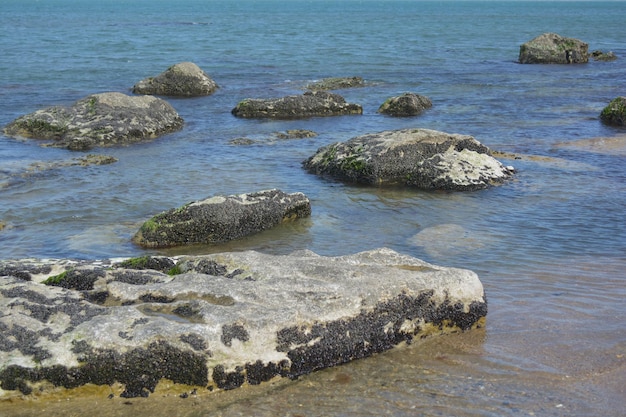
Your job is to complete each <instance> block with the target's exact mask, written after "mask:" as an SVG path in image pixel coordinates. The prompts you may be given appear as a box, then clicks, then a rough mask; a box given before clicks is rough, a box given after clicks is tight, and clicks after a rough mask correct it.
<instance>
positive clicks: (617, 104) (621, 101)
mask: <svg viewBox="0 0 626 417" xmlns="http://www.w3.org/2000/svg"><path fill="white" fill-rule="evenodd" d="M600 120H602V121H603V122H604V123H606V124H608V125H614V126H626V97H617V98H615V99H613V100H611V102H610V103H609V104H608V106H606V107H605V108H604V109H602V112H601V113H600Z"/></svg>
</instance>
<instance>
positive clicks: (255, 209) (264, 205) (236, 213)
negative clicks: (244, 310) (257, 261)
mask: <svg viewBox="0 0 626 417" xmlns="http://www.w3.org/2000/svg"><path fill="white" fill-rule="evenodd" d="M309 215H311V203H310V201H309V199H308V198H307V197H306V196H305V195H304V194H302V193H292V194H287V193H284V192H282V191H280V190H265V191H259V192H256V193H250V194H240V195H231V196H214V197H210V198H207V199H206V200H202V201H196V202H192V203H188V204H186V205H184V206H182V207H179V208H176V209H171V210H168V211H165V212H163V213H160V214H157V215H156V216H154V217H152V218H151V219H150V220H148V221H147V222H145V223H144V224H143V225H142V226H141V228H140V229H139V231H138V232H137V233H136V234H135V236H134V237H133V241H134V242H135V243H137V244H138V245H141V246H144V247H151V248H162V247H170V246H179V245H188V244H193V243H218V242H226V241H229V240H233V239H238V238H241V237H244V236H247V235H250V234H253V233H257V232H260V231H263V230H267V229H270V228H272V227H275V226H277V225H279V224H281V223H283V222H286V221H291V220H295V219H297V218H301V217H307V216H309Z"/></svg>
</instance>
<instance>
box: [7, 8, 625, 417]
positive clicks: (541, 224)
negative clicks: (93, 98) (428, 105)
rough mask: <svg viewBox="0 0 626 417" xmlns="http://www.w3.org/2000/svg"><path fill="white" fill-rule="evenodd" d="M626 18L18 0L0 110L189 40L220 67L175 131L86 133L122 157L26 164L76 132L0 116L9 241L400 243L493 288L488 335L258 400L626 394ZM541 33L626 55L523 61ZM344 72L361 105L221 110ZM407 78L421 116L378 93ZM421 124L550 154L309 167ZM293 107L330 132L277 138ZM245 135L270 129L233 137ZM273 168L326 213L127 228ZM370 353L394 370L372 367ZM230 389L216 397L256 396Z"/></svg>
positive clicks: (272, 177)
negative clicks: (142, 236) (193, 232)
mask: <svg viewBox="0 0 626 417" xmlns="http://www.w3.org/2000/svg"><path fill="white" fill-rule="evenodd" d="M625 21H626V3H622V2H592V1H589V2H493V1H485V2H474V1H464V2H456V1H441V2H435V1H432V2H419V1H374V0H371V1H352V0H348V1H341V2H339V1H334V2H331V1H290V2H288V1H251V0H243V1H237V2H227V1H220V0H214V1H200V0H181V1H175V2H174V1H164V0H161V1H158V0H157V1H148V0H145V1H144V0H139V1H116V0H105V1H100V2H88V1H81V0H47V1H44V0H39V1H31V0H25V1H18V0H4V1H3V4H2V8H1V9H0V22H1V24H0V52H2V59H1V60H0V125H5V124H6V123H9V122H10V121H11V120H13V119H14V118H16V117H18V116H20V115H23V114H25V113H30V112H32V111H35V110H37V109H39V108H42V107H45V106H49V105H56V104H70V103H72V102H74V101H75V100H78V99H80V98H82V97H84V96H86V95H88V94H91V93H96V92H104V91H120V92H127V93H129V90H130V88H131V87H132V85H133V84H135V83H136V82H137V81H139V80H140V79H142V78H145V77H147V76H153V75H156V74H158V73H160V72H162V71H163V70H165V69H166V68H167V67H169V66H170V65H172V64H174V63H177V62H182V61H193V62H195V63H196V64H198V65H199V66H200V67H201V68H203V69H204V70H205V71H206V72H207V73H208V74H209V75H210V76H211V77H212V78H213V79H214V80H215V81H216V82H217V83H218V84H219V85H220V89H219V90H218V91H217V92H216V93H215V94H213V95H212V96H209V97H204V98H195V99H186V100H182V99H172V100H170V103H171V104H172V105H173V106H174V107H175V108H176V109H177V111H178V112H179V113H180V115H181V116H182V117H183V118H184V119H185V127H184V129H183V130H182V131H180V132H177V133H174V134H171V135H168V136H165V137H162V138H159V139H157V140H155V141H152V142H148V143H143V144H139V145H133V146H131V147H122V148H110V149H97V150H94V152H95V153H102V154H107V155H113V156H115V157H116V158H118V159H119V161H118V162H117V163H115V164H112V165H106V166H94V167H87V168H83V167H71V168H64V169H57V170H49V171H40V172H28V171H27V170H28V167H29V166H30V165H31V164H32V163H35V162H40V161H45V162H54V161H66V160H69V159H71V158H74V157H79V156H81V154H77V153H72V152H70V151H66V150H61V149H52V148H42V147H40V146H39V144H38V143H37V141H20V140H15V139H11V138H7V137H4V136H0V221H2V222H4V223H5V224H6V227H5V228H4V229H3V230H2V231H0V257H1V258H22V257H70V258H87V259H99V258H108V257H117V256H137V255H141V254H145V253H166V254H174V255H175V254H182V253H205V252H215V251H226V250H241V249H256V250H261V251H266V252H275V253H288V252H291V251H293V250H295V249H303V248H306V249H311V250H313V251H315V252H317V253H320V254H323V255H340V254H346V253H354V252H357V251H361V250H367V249H371V248H375V247H380V246H388V247H391V248H393V249H395V250H398V251H400V252H404V253H408V254H410V255H413V256H416V257H419V258H422V259H425V260H427V261H429V262H433V263H437V264H441V265H450V266H457V267H464V268H469V269H472V270H475V271H476V272H477V273H478V274H479V275H480V277H481V280H482V281H483V283H484V285H485V288H486V291H487V295H488V298H489V308H490V311H489V316H488V317H489V318H488V324H487V328H486V330H485V331H484V333H482V334H480V335H479V336H478V337H477V336H470V335H461V336H459V337H458V338H448V339H446V340H445V341H431V342H428V344H427V346H426V347H425V348H424V349H425V350H424V352H426V353H422V352H421V351H420V350H419V349H418V348H417V347H411V348H410V349H409V351H408V352H407V351H406V350H405V351H402V353H391V354H388V355H381V356H380V357H376V358H372V359H369V360H366V361H361V362H359V363H357V364H350V365H347V366H345V367H341V372H345V373H347V374H349V375H352V377H351V379H350V381H351V382H350V383H347V384H341V385H340V387H337V386H335V385H333V384H328V383H327V382H328V381H327V380H326V379H325V378H330V376H328V375H327V374H325V373H321V374H319V375H312V376H310V377H308V378H305V380H304V382H303V381H302V380H301V381H298V382H297V383H294V384H293V385H292V386H290V387H289V388H288V389H284V390H279V391H277V392H274V393H273V394H272V395H270V396H267V397H266V396H259V397H253V398H251V399H249V400H248V402H246V404H248V405H250V404H252V405H253V406H254V407H256V408H257V411H258V413H259V414H257V415H263V413H264V411H263V410H271V413H274V414H271V413H270V411H267V415H277V414H278V415H292V414H298V413H302V414H304V415H319V414H320V413H317V412H316V411H320V410H323V411H321V414H325V415H355V416H356V415H384V414H391V415H397V416H400V415H416V413H417V415H427V416H431V415H457V416H459V415H467V416H470V415H472V416H473V415H484V416H487V415H529V414H531V413H534V414H535V415H559V416H560V415H563V416H565V415H567V416H588V415H600V414H602V415H606V416H618V415H620V410H619V409H618V408H617V405H618V404H621V403H622V402H623V400H624V398H625V396H626V395H625V393H624V388H622V387H623V386H624V385H625V384H626V365H625V360H626V356H625V355H626V330H625V328H624V326H623V316H624V313H626V308H625V307H624V304H623V301H624V299H625V297H626V285H625V284H626V283H625V281H626V274H625V273H624V270H625V269H626V222H624V217H625V212H624V206H625V203H626V192H625V191H626V186H625V184H626V181H625V180H626V169H625V168H626V159H625V158H626V145H625V144H624V143H625V142H626V130H625V129H623V128H622V129H620V128H613V127H607V126H604V125H603V124H602V123H600V121H599V119H598V116H599V113H600V111H601V110H602V108H603V107H604V106H605V105H606V104H608V102H609V101H610V100H611V99H613V98H615V97H617V96H619V95H624V94H626V43H624V40H625V39H624V33H623V24H624V22H625ZM544 32H556V33H559V34H561V35H563V36H570V37H576V38H579V39H582V40H584V41H585V42H588V43H589V45H590V46H589V48H590V50H595V49H601V50H604V51H613V52H615V53H616V54H617V55H618V57H619V59H618V60H617V61H613V62H590V63H589V64H586V65H578V66H550V65H547V66H544V65H520V64H517V63H516V60H517V57H518V53H519V45H520V44H522V43H524V42H526V41H528V40H530V39H532V38H534V37H535V36H537V35H539V34H541V33H544ZM334 76H361V77H363V78H364V79H365V80H366V81H367V83H368V86H367V87H364V88H356V89H348V90H341V91H338V92H339V93H340V94H342V95H343V96H344V97H345V98H346V99H347V100H348V101H350V102H355V103H359V104H361V105H362V106H363V108H364V114H363V115H362V116H346V117H334V118H315V119H309V120H300V121H258V120H240V119H236V118H234V117H233V116H232V115H231V114H230V110H231V109H232V108H233V107H234V106H235V105H236V103H237V102H238V101H240V100H241V99H243V98H247V97H254V98H261V97H279V96H283V95H287V94H298V93H300V92H302V88H303V86H304V85H306V84H307V83H309V82H311V81H314V80H318V79H321V78H325V77H334ZM406 91H411V92H416V93H419V94H423V95H426V96H428V97H429V98H431V100H432V101H433V108H432V109H430V110H428V111H427V112H426V113H424V114H423V115H421V116H419V117H416V118H391V117H385V116H382V115H379V114H377V113H376V110H377V108H378V106H379V105H380V104H382V102H383V101H384V100H385V99H387V98H388V97H391V96H393V95H398V94H400V93H403V92H406ZM406 127H423V128H430V129H437V130H443V131H447V132H454V133H463V134H471V135H474V136H475V137H476V138H477V139H478V140H479V141H481V142H482V143H484V144H486V145H487V146H490V147H491V148H493V149H497V150H502V151H508V152H515V153H519V154H524V155H539V156H542V157H546V158H544V159H542V160H533V159H530V158H528V157H525V156H524V157H523V158H522V159H521V160H503V162H504V163H505V164H507V165H513V166H515V168H516V169H517V174H516V177H515V180H514V181H512V182H511V183H508V184H505V185H503V186H500V187H497V188H493V189H489V190H484V191H479V192H473V193H453V194H451V193H433V192H423V191H417V190H401V189H378V188H368V187H359V186H354V185H349V184H341V183H335V182H332V181H327V180H324V179H321V178H318V177H315V176H313V175H310V174H308V173H306V172H305V171H304V170H302V168H301V166H300V163H301V161H302V160H304V159H305V158H307V157H308V156H310V155H311V154H312V153H314V152H315V150H316V149H317V148H318V147H320V146H323V145H326V144H329V143H332V142H336V141H343V140H347V139H349V138H351V137H353V136H357V135H360V134H365V133H372V132H377V131H382V130H387V129H400V128H406ZM287 129H310V130H313V131H315V132H317V133H318V136H316V137H314V138H307V139H298V140H288V141H285V140H276V139H273V136H272V135H273V133H274V132H279V131H285V130H287ZM239 137H248V138H251V139H255V140H257V141H258V142H257V143H255V144H253V145H248V146H243V145H232V144H231V143H230V141H231V140H232V139H236V138H239ZM598 138H609V139H605V140H604V141H602V140H598ZM589 144H592V145H593V146H589ZM608 144H611V145H612V146H608ZM602 145H604V146H602ZM590 149H591V151H590ZM267 188H280V189H282V190H284V191H286V192H295V191H301V192H304V193H305V194H307V195H308V196H309V198H310V199H311V202H312V208H313V214H312V216H311V218H310V219H305V220H303V221H300V222H297V223H294V224H290V225H286V226H284V227H280V228H278V229H276V230H272V231H268V232H266V233H262V234H260V235H256V236H253V237H251V238H249V239H244V240H240V241H236V242H231V243H229V244H225V245H220V246H216V247H193V248H183V249H176V250H170V251H166V252H145V251H143V250H142V249H140V248H137V247H135V246H133V245H132V244H131V243H130V238H131V236H132V235H133V234H134V233H135V231H136V230H137V229H138V227H139V226H140V224H141V223H142V222H143V221H144V220H146V219H147V218H149V217H150V216H152V215H154V214H156V213H158V212H160V211H163V210H166V209H169V208H172V207H177V206H180V205H182V204H185V203H187V202H189V201H193V200H198V199H202V198H205V197H207V196H210V195H214V194H235V193H244V192H252V191H258V190H261V189H267ZM441 352H444V353H441ZM431 353H432V355H431ZM438 355H439V356H438ZM441 355H443V356H444V357H445V358H453V359H450V360H447V359H446V360H440V359H437V358H440V357H441ZM433 358H434V359H433ZM425 370H428V371H429V373H427V374H426V373H424V372H425ZM372 374H375V375H377V378H378V379H377V382H380V381H385V385H384V386H383V385H380V384H379V385H368V384H371V383H372V380H371V379H368V378H366V377H365V376H366V375H372ZM394 381H396V382H394ZM477 381H478V382H477ZM310 386H314V387H315V393H316V395H315V396H312V395H311V389H310ZM308 387H309V388H308ZM481 387H482V388H481ZM315 398H318V399H319V401H318V402H315V401H313V400H314V399H315ZM369 398H377V399H378V401H373V400H370V399H369ZM296 403H299V404H302V407H296V406H294V405H293V404H296ZM322 403H323V404H324V406H323V407H322V405H321V404H322ZM416 405H417V406H419V407H418V411H416V408H415V406H416ZM207 407H209V406H207ZM237 407H238V406H237V405H236V404H235V405H232V406H230V407H227V408H226V411H222V412H223V413H224V415H238V414H245V412H244V411H242V410H239V409H238V408H237ZM293 407H295V408H293ZM214 411H215V410H210V408H208V409H207V410H206V412H207V413H208V412H214Z"/></svg>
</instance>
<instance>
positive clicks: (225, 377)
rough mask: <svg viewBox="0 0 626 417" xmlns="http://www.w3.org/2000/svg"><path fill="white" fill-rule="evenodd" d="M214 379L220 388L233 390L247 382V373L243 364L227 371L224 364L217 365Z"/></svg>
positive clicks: (214, 370) (214, 369)
mask: <svg viewBox="0 0 626 417" xmlns="http://www.w3.org/2000/svg"><path fill="white" fill-rule="evenodd" d="M212 379H213V382H214V383H215V384H216V385H217V387H218V388H221V389H223V390H231V389H235V388H239V387H240V386H242V385H243V383H244V382H246V375H245V373H244V369H243V368H242V367H241V366H237V367H236V368H235V370H234V371H233V372H226V371H225V369H224V367H223V366H222V365H217V366H215V367H214V368H213V375H212Z"/></svg>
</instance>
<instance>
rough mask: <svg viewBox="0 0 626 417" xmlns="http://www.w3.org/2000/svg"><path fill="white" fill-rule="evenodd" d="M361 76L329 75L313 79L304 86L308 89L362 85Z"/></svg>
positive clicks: (333, 88)
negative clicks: (317, 79) (328, 76)
mask: <svg viewBox="0 0 626 417" xmlns="http://www.w3.org/2000/svg"><path fill="white" fill-rule="evenodd" d="M364 85H365V81H364V80H363V78H362V77H330V78H323V79H321V80H319V81H314V82H312V83H310V84H308V85H307V86H306V88H307V89H309V90H339V89H342V88H354V87H363V86H364Z"/></svg>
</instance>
